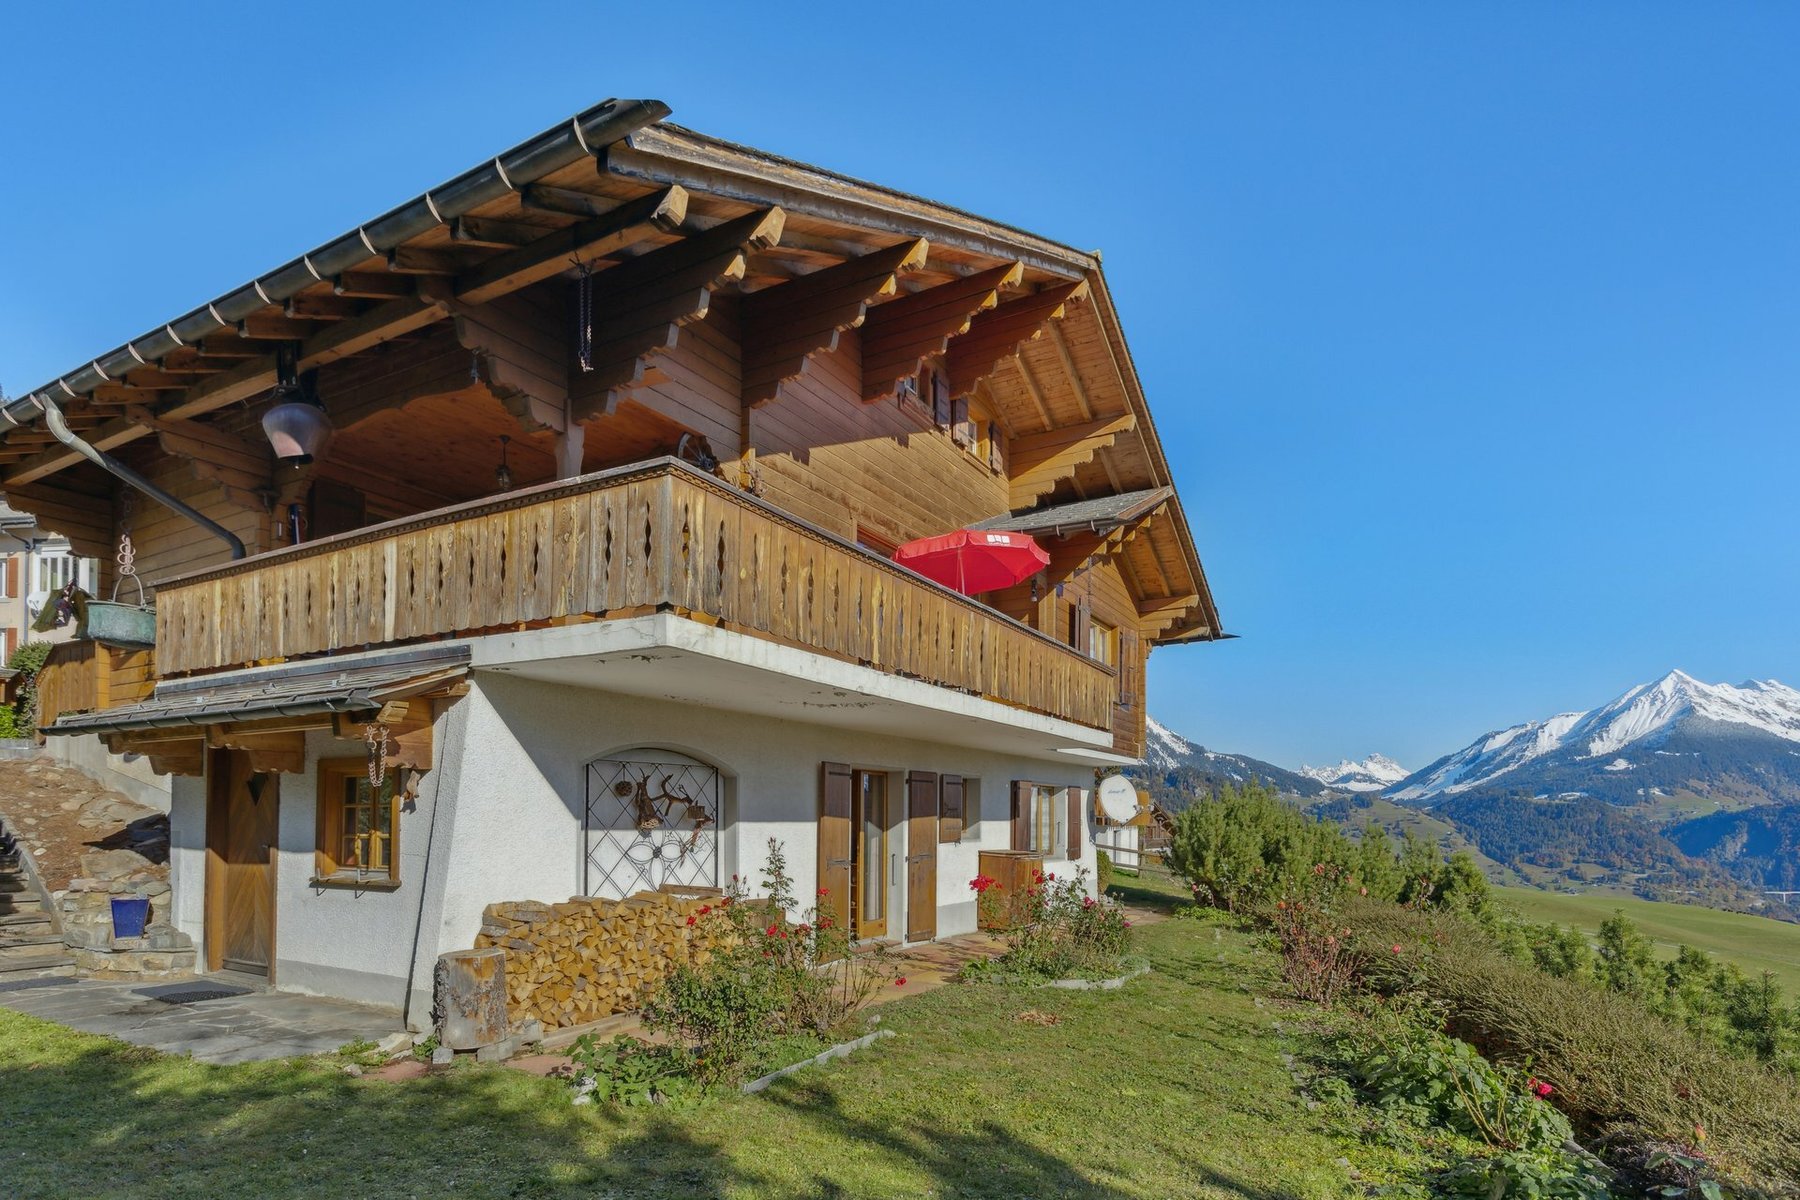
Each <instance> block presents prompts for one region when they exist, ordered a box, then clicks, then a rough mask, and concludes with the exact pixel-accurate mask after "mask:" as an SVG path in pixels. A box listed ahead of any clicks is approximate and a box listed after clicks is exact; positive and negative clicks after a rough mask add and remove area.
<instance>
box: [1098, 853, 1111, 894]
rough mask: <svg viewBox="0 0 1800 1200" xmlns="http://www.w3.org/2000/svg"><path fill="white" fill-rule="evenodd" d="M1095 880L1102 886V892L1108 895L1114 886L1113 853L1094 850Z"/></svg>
mask: <svg viewBox="0 0 1800 1200" xmlns="http://www.w3.org/2000/svg"><path fill="white" fill-rule="evenodd" d="M1094 880H1095V882H1096V883H1097V884H1098V885H1099V887H1100V894H1101V895H1102V896H1104V895H1106V893H1107V891H1108V890H1110V889H1111V888H1112V882H1113V863H1112V855H1110V854H1108V853H1107V852H1106V851H1104V850H1096V851H1094Z"/></svg>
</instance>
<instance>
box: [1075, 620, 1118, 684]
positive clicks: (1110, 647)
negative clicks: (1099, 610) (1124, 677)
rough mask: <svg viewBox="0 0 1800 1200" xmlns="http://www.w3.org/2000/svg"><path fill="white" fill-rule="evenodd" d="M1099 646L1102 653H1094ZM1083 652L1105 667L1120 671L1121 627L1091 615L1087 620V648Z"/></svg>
mask: <svg viewBox="0 0 1800 1200" xmlns="http://www.w3.org/2000/svg"><path fill="white" fill-rule="evenodd" d="M1096 645H1098V647H1099V648H1100V650H1101V651H1102V653H1099V654H1096V653H1094V650H1095V647H1096ZM1083 652H1084V653H1086V655H1087V656H1088V657H1089V658H1091V659H1093V660H1094V661H1095V662H1097V663H1099V664H1100V665H1101V666H1103V667H1111V668H1112V669H1113V670H1115V671H1117V670H1118V669H1119V627H1118V626H1117V625H1113V624H1109V623H1108V622H1106V621H1102V620H1101V619H1100V618H1099V617H1096V616H1092V615H1090V616H1089V617H1088V620H1087V646H1086V647H1084V649H1083Z"/></svg>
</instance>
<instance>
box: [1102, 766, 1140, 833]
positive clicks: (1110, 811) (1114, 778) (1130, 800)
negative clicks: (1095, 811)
mask: <svg viewBox="0 0 1800 1200" xmlns="http://www.w3.org/2000/svg"><path fill="white" fill-rule="evenodd" d="M1098 796H1099V804H1100V811H1101V812H1102V813H1104V814H1105V815H1106V819H1107V820H1109V821H1117V822H1118V823H1119V824H1121V825H1123V824H1124V823H1125V822H1127V821H1129V820H1131V818H1133V817H1135V816H1137V810H1138V799H1137V786H1136V785H1135V784H1133V783H1132V782H1131V780H1129V779H1127V778H1125V776H1123V775H1108V776H1107V777H1106V778H1105V779H1102V780H1101V781H1100V791H1099V793H1098Z"/></svg>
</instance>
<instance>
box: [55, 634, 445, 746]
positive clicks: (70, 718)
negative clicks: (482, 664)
mask: <svg viewBox="0 0 1800 1200" xmlns="http://www.w3.org/2000/svg"><path fill="white" fill-rule="evenodd" d="M468 666H469V649H468V647H467V646H455V647H450V648H447V649H446V648H443V647H436V646H433V647H427V648H426V649H423V650H406V651H401V652H398V653H394V654H383V655H379V656H377V657H375V658H370V659H363V660H361V661H359V662H356V663H354V664H351V665H348V666H346V665H344V664H343V663H342V662H341V661H336V660H334V661H331V662H325V663H303V664H299V665H297V666H282V667H272V668H268V669H261V670H255V671H247V672H241V673H236V672H234V673H233V674H232V675H231V676H220V675H209V676H204V677H201V678H197V679H177V680H167V681H164V682H163V683H159V684H157V686H156V692H155V694H154V695H153V696H151V697H150V699H148V700H144V701H140V702H139V703H137V704H126V705H121V706H120V707H118V708H109V709H105V710H103V711H101V712H95V713H70V714H68V715H66V716H62V717H58V718H57V719H56V721H55V723H54V724H52V725H50V726H48V727H46V728H45V729H44V732H45V733H47V734H76V733H129V732H132V731H135V730H148V729H170V728H179V727H183V726H196V727H198V726H204V725H208V724H216V723H218V722H222V721H244V720H255V719H256V718H259V717H301V716H312V715H316V714H320V713H340V712H342V713H354V712H373V711H375V710H377V709H379V708H380V707H381V706H382V705H383V704H385V703H386V702H387V701H389V700H398V699H402V698H404V697H406V696H413V695H417V694H418V693H420V692H423V691H428V690H430V689H432V688H435V687H440V686H442V685H444V684H446V683H449V682H451V681H452V680H454V679H456V678H458V677H459V676H461V675H463V674H465V673H466V672H467V671H468Z"/></svg>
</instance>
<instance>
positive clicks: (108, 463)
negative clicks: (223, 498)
mask: <svg viewBox="0 0 1800 1200" xmlns="http://www.w3.org/2000/svg"><path fill="white" fill-rule="evenodd" d="M43 405H44V424H45V425H46V426H47V427H48V428H49V430H50V435H51V436H52V437H54V438H55V439H56V440H57V441H59V442H61V443H62V444H63V445H65V446H67V447H68V448H69V449H71V450H73V451H74V452H75V453H77V454H79V455H81V457H83V458H85V459H87V460H88V461H89V462H91V463H93V464H94V465H95V466H97V467H99V468H100V469H101V470H102V471H105V472H106V473H107V474H108V475H112V476H114V477H115V478H118V479H122V480H124V481H125V482H126V483H128V484H130V485H131V486H132V487H134V488H136V489H137V490H138V491H140V492H142V493H144V495H146V496H148V497H150V498H151V499H152V500H155V501H156V502H157V503H159V504H164V505H167V506H168V507H169V508H172V509H174V510H175V511H176V512H178V513H180V514H181V515H182V516H184V517H186V518H187V519H188V520H190V521H192V522H193V523H194V524H196V525H198V526H200V528H202V529H204V530H206V532H208V533H210V534H212V535H213V536H214V537H216V538H218V539H220V540H221V541H223V542H224V543H225V544H226V545H227V546H230V547H231V557H233V558H243V557H244V543H243V541H242V540H241V539H240V538H239V537H238V535H237V534H235V533H233V532H231V530H229V529H227V528H225V527H224V526H223V525H221V524H219V523H218V522H217V521H215V520H213V519H212V518H211V517H208V516H206V515H205V514H204V513H202V512H200V511H199V510H198V509H195V508H192V507H190V506H189V505H186V504H183V503H182V502H181V501H179V500H177V499H176V498H175V497H173V496H171V495H169V493H167V492H165V491H163V490H162V489H161V488H159V487H157V486H156V485H155V484H154V483H151V482H150V481H149V480H148V479H145V478H144V477H143V476H142V475H139V474H138V473H137V472H136V471H134V470H132V469H131V468H130V467H128V466H126V465H125V464H124V463H122V462H120V461H119V460H118V459H116V458H114V457H113V456H112V455H110V454H107V453H105V452H104V451H102V450H100V449H98V448H96V447H94V446H91V445H89V444H88V443H87V442H84V441H82V440H81V438H80V437H78V436H76V433H75V431H74V430H73V429H70V428H69V423H68V422H67V421H65V420H63V414H62V409H60V408H58V407H57V406H56V402H55V401H54V400H51V399H50V398H49V397H47V396H46V397H43Z"/></svg>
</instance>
